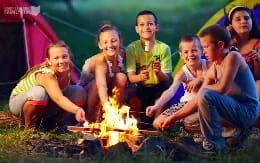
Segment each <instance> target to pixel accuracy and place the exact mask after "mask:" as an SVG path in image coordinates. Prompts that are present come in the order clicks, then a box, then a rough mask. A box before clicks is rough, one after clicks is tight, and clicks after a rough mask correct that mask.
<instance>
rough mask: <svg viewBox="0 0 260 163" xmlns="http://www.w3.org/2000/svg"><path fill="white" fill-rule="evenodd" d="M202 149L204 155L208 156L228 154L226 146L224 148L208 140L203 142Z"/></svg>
mask: <svg viewBox="0 0 260 163" xmlns="http://www.w3.org/2000/svg"><path fill="white" fill-rule="evenodd" d="M202 149H203V152H202V153H204V154H208V155H219V154H226V153H227V149H226V146H225V145H224V146H223V147H220V146H218V145H215V144H213V143H211V142H209V141H207V140H203V141H202Z"/></svg>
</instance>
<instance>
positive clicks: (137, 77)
mask: <svg viewBox="0 0 260 163" xmlns="http://www.w3.org/2000/svg"><path fill="white" fill-rule="evenodd" d="M127 76H128V79H129V81H130V82H131V83H139V82H143V81H146V80H148V79H149V72H148V71H147V70H141V71H140V73H139V74H136V73H135V72H128V73H127Z"/></svg>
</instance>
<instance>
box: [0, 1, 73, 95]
mask: <svg viewBox="0 0 260 163" xmlns="http://www.w3.org/2000/svg"><path fill="white" fill-rule="evenodd" d="M39 11H40V8H39V7H38V8H37V7H33V6H31V5H30V4H28V3H27V2H25V1H24V0H1V3H0V49H1V50H0V70H1V78H0V99H2V98H6V97H7V96H9V94H10V91H11V90H12V88H13V87H14V86H15V85H16V84H17V82H18V81H19V79H20V77H21V76H22V75H23V74H24V73H25V72H26V71H27V70H28V69H29V68H31V67H32V66H34V65H37V64H39V63H41V62H43V61H44V60H45V58H46V56H45V49H46V47H47V46H48V44H50V43H51V42H53V41H56V40H58V37H57V36H56V34H55V33H54V31H53V30H52V28H51V27H50V26H49V24H48V23H47V22H46V21H45V19H44V18H43V17H42V16H41V15H40V14H39ZM71 71H72V72H71V76H72V83H76V82H77V80H78V77H77V73H76V71H75V69H74V68H73V66H71Z"/></svg>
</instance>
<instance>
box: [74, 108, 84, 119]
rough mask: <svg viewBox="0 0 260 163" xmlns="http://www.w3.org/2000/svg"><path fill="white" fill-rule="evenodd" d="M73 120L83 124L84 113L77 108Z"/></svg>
mask: <svg viewBox="0 0 260 163" xmlns="http://www.w3.org/2000/svg"><path fill="white" fill-rule="evenodd" d="M75 118H76V120H77V121H78V122H85V121H86V117H85V111H84V110H83V109H82V108H79V109H78V110H77V112H76V113H75Z"/></svg>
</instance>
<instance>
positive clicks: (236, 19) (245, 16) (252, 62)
mask: <svg viewBox="0 0 260 163" xmlns="http://www.w3.org/2000/svg"><path fill="white" fill-rule="evenodd" d="M225 25H226V26H227V28H228V29H229V31H230V33H231V37H232V42H231V43H232V45H234V46H236V47H237V48H238V49H239V52H240V53H241V54H242V56H243V57H244V58H245V60H246V62H247V64H248V66H249V68H250V70H251V71H252V73H253V75H254V78H255V83H256V88H257V91H258V96H260V55H259V52H260V30H259V28H258V26H257V22H256V19H255V16H254V14H253V12H252V11H251V10H250V9H249V8H247V7H245V6H235V7H233V8H232V9H231V10H230V11H229V13H228V16H227V17H226V20H225Z"/></svg>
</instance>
